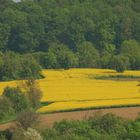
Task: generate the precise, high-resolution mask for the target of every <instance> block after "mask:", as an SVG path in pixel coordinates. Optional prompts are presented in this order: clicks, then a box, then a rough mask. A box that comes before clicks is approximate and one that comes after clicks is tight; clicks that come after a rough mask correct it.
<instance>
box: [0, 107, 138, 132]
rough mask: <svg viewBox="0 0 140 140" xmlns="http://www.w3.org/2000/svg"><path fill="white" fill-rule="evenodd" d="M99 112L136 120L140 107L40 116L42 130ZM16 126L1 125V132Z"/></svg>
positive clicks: (9, 124) (12, 123)
mask: <svg viewBox="0 0 140 140" xmlns="http://www.w3.org/2000/svg"><path fill="white" fill-rule="evenodd" d="M99 111H100V112H101V113H102V114H106V113H113V114H116V115H118V116H120V117H124V118H127V119H135V118H136V117H137V116H138V114H139V112H140V107H126V108H112V109H98V110H87V111H75V112H63V113H55V114H46V115H40V126H41V127H42V128H46V127H52V126H53V124H54V122H59V121H61V120H63V119H68V120H82V119H85V118H89V117H91V116H93V115H94V114H95V113H96V112H99ZM14 124H15V123H14V122H11V123H7V124H4V125H0V131H1V130H5V129H7V128H9V127H11V126H13V125H14Z"/></svg>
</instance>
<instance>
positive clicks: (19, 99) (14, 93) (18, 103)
mask: <svg viewBox="0 0 140 140" xmlns="http://www.w3.org/2000/svg"><path fill="white" fill-rule="evenodd" d="M3 95H4V96H5V97H7V98H8V99H9V100H10V102H11V103H12V105H11V107H13V108H14V110H15V111H16V113H18V112H21V111H23V110H26V109H28V108H29V107H30V103H29V100H28V98H27V97H26V96H25V94H24V93H23V92H22V91H21V89H20V88H18V87H6V88H5V89H4V92H3Z"/></svg>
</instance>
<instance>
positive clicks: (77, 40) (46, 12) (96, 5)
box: [0, 0, 140, 80]
mask: <svg viewBox="0 0 140 140" xmlns="http://www.w3.org/2000/svg"><path fill="white" fill-rule="evenodd" d="M139 7H140V1H139V0H24V1H21V2H19V3H15V2H13V1H12V0H5V1H2V2H1V4H0V52H1V55H0V60H1V61H0V75H3V77H1V76H0V80H4V79H21V78H22V77H26V76H27V75H26V74H25V76H24V75H22V74H19V73H18V74H15V73H14V72H13V75H14V76H12V77H10V76H7V74H3V73H2V72H1V71H2V70H1V69H3V67H4V66H3V65H1V64H3V63H4V62H3V57H2V55H4V57H6V58H7V59H10V63H14V64H10V66H9V65H8V64H6V65H8V67H10V68H11V69H16V65H17V63H18V62H17V63H16V62H15V61H14V59H15V56H17V55H19V56H21V57H22V60H23V59H24V58H25V59H26V60H25V61H27V58H26V55H27V54H28V55H29V53H30V55H31V57H32V59H28V61H32V60H33V61H36V62H37V63H38V65H40V66H42V67H43V68H65V69H67V68H71V67H86V68H87V67H90V68H113V69H116V70H117V71H119V72H123V71H124V70H125V69H132V70H138V69H140V9H139ZM9 54H10V55H9ZM11 54H12V55H11ZM13 54H14V55H15V56H14V55H13ZM24 56H25V57H24ZM9 57H10V58H9ZM12 60H13V61H14V62H13V61H12ZM16 60H17V61H22V60H20V59H17V58H16ZM4 61H5V60H4ZM23 61H24V60H23ZM29 63H31V62H29ZM19 67H22V66H19ZM27 67H29V69H32V64H29V65H27ZM36 68H37V67H36ZM26 69H28V68H26ZM29 69H28V71H30V73H31V75H32V76H33V77H34V76H35V74H34V72H33V71H32V70H29ZM38 69H39V66H38ZM7 71H8V70H7ZM17 71H19V70H17ZM1 73H2V74H1ZM10 75H11V74H10ZM15 75H16V76H15Z"/></svg>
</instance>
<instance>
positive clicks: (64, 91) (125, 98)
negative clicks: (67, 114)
mask: <svg viewBox="0 0 140 140" xmlns="http://www.w3.org/2000/svg"><path fill="white" fill-rule="evenodd" d="M43 74H44V76H45V78H44V79H41V80H38V82H39V86H40V88H41V90H42V92H43V98H42V101H45V102H54V103H52V104H50V105H48V106H45V107H42V108H41V109H39V110H38V111H39V112H51V111H59V110H67V109H68V110H69V109H77V108H92V107H100V106H114V105H116V106H117V105H129V104H140V87H139V86H137V85H138V83H139V82H138V81H126V80H125V81H115V80H96V79H94V78H90V77H91V76H92V77H93V76H97V75H104V76H107V75H118V73H117V72H115V71H113V70H108V69H69V70H43ZM122 74H123V75H133V76H140V71H126V72H124V73H122ZM119 75H120V74H119ZM18 83H19V81H12V82H0V93H2V91H3V89H4V87H6V86H15V85H16V84H18Z"/></svg>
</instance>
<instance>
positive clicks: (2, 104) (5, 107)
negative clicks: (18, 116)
mask: <svg viewBox="0 0 140 140" xmlns="http://www.w3.org/2000/svg"><path fill="white" fill-rule="evenodd" d="M14 114H15V112H14V109H13V108H12V103H11V102H10V100H9V99H8V98H6V97H4V96H0V120H5V119H6V118H9V116H13V115H14Z"/></svg>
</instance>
